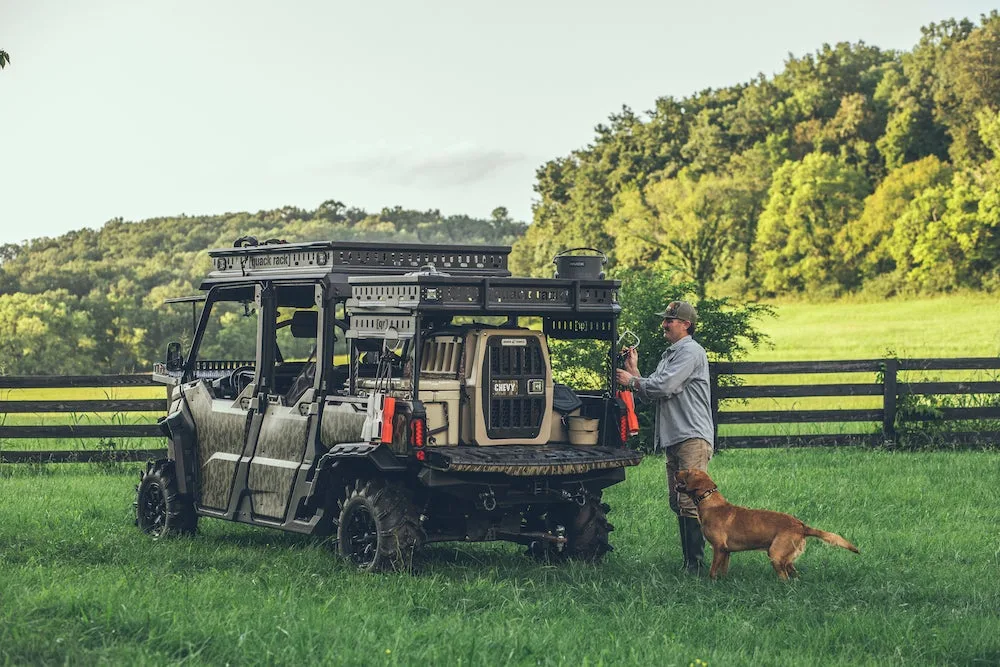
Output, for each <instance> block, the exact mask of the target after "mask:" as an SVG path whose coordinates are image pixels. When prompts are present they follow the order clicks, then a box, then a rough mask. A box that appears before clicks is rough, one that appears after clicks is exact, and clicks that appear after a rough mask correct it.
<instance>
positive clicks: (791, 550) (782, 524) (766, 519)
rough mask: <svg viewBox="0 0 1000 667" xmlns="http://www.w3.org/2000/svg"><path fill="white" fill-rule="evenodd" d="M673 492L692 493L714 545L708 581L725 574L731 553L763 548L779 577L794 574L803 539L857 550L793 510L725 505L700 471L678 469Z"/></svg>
mask: <svg viewBox="0 0 1000 667" xmlns="http://www.w3.org/2000/svg"><path fill="white" fill-rule="evenodd" d="M677 491H678V492H680V493H686V494H687V495H688V496H690V497H691V499H692V500H693V501H694V503H695V505H696V506H697V507H698V521H700V522H701V530H702V532H703V533H704V534H705V539H707V540H708V541H709V543H710V544H711V545H712V568H711V569H710V570H709V572H708V576H710V577H711V578H712V579H715V578H716V577H718V576H725V574H726V571H727V570H729V554H730V553H732V552H734V551H750V550H752V549H767V556H768V558H770V559H771V565H773V566H774V571H775V572H777V573H778V578H779V579H788V577H790V576H791V577H794V576H796V574H797V573H796V571H795V565H794V563H795V559H796V558H798V557H799V556H801V555H802V552H803V551H805V550H806V538H807V537H818V538H819V539H821V540H823V541H824V542H826V543H827V544H832V545H834V546H836V547H843V548H844V549H849V550H850V551H853V552H854V553H861V552H860V551H858V549H857V547H855V546H854V545H853V544H851V543H850V542H848V541H847V540H845V539H844V538H843V537H841V536H840V535H837V534H835V533H828V532H826V531H825V530H816V529H815V528H810V527H809V526H807V525H806V524H804V523H802V522H801V521H799V520H798V519H796V518H795V517H794V516H792V515H791V514H782V513H781V512H771V511H769V510H752V509H747V508H746V507H738V506H737V505H731V504H729V503H728V502H727V501H726V499H725V498H723V497H722V494H721V493H719V487H717V486H716V485H715V482H713V481H712V478H711V477H709V476H708V474H707V473H705V472H702V471H701V470H681V471H679V472H678V473H677Z"/></svg>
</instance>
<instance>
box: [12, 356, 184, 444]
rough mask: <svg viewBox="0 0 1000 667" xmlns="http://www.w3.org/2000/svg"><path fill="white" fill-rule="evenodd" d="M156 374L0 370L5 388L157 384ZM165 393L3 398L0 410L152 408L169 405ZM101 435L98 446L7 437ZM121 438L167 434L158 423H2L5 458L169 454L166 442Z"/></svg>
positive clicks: (114, 411) (116, 410) (118, 412)
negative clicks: (16, 443) (15, 444)
mask: <svg viewBox="0 0 1000 667" xmlns="http://www.w3.org/2000/svg"><path fill="white" fill-rule="evenodd" d="M158 386H160V385H157V384H156V383H154V382H153V379H152V376H150V375H147V374H134V375H46V376H18V375H8V376H0V390H4V389H7V390H11V389H107V388H113V387H125V388H134V387H158ZM166 407H167V403H166V396H165V395H164V398H162V399H115V398H109V399H106V400H100V399H98V400H91V399H86V400H65V399H53V400H40V399H35V400H0V415H4V416H6V415H12V414H45V415H53V414H60V413H61V414H71V415H72V414H77V415H78V414H94V413H97V414H100V413H105V414H112V415H129V414H130V413H147V414H148V413H151V412H159V413H160V414H163V413H164V412H165V411H166ZM81 438H82V439H102V440H104V441H106V443H102V446H101V447H100V448H98V449H74V450H66V449H58V450H42V451H39V450H4V448H3V443H2V441H3V440H19V439H38V440H50V439H51V440H61V439H72V440H75V439H81ZM121 438H130V439H131V438H148V439H154V438H158V439H161V440H162V439H163V432H162V431H161V430H160V427H159V426H157V425H156V424H44V425H17V426H7V425H6V424H4V425H0V463H68V462H78V463H93V462H98V461H102V462H108V461H145V460H147V459H155V458H161V457H163V456H165V455H166V451H167V450H166V448H164V447H158V448H149V449H119V448H117V446H116V445H117V443H116V442H115V441H116V440H118V439H121Z"/></svg>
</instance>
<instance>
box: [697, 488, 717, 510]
mask: <svg viewBox="0 0 1000 667" xmlns="http://www.w3.org/2000/svg"><path fill="white" fill-rule="evenodd" d="M718 490H719V487H717V486H714V487H712V488H711V489H709V490H708V491H706V492H705V493H703V494H701V495H700V496H698V497H697V498H691V500H692V502H694V504H695V505H696V506H697V505H698V504H700V503H701V501H703V500H704V499H705V498H708V497H709V496H710V495H712V494H713V493H715V492H716V491H718Z"/></svg>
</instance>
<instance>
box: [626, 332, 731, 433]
mask: <svg viewBox="0 0 1000 667" xmlns="http://www.w3.org/2000/svg"><path fill="white" fill-rule="evenodd" d="M634 385H635V386H634V388H635V392H636V394H637V396H638V397H639V398H640V399H643V400H652V401H656V431H655V434H654V436H653V448H654V449H658V448H660V447H671V446H673V445H676V444H678V443H680V442H683V441H684V440H688V439H690V438H702V439H704V440H707V441H708V442H710V443H712V444H714V443H715V428H714V427H713V425H712V397H711V393H712V392H711V386H710V384H709V379H708V356H707V355H706V354H705V348H703V347H702V346H701V345H699V344H698V343H697V342H696V341H695V340H694V338H691V336H686V337H684V338H682V339H681V340H679V341H677V342H676V343H674V344H673V345H671V346H670V347H668V348H667V349H666V351H664V353H663V356H662V357H660V363H659V364H658V365H657V366H656V370H655V371H653V372H652V373H651V374H650V375H649V376H648V377H644V378H639V380H638V381H637V382H636V383H634Z"/></svg>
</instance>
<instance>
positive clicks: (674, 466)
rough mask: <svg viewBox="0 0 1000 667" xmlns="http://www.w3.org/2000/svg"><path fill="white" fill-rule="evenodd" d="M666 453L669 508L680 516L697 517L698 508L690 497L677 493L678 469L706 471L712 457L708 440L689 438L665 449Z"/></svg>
mask: <svg viewBox="0 0 1000 667" xmlns="http://www.w3.org/2000/svg"><path fill="white" fill-rule="evenodd" d="M665 451H666V453H667V491H668V492H669V494H670V509H672V510H673V511H674V514H678V515H680V516H686V517H691V518H692V519H697V518H698V508H697V507H696V506H695V504H694V501H692V500H691V497H690V496H688V495H687V494H684V493H677V491H676V490H675V487H676V486H677V471H678V470H689V469H692V468H693V469H695V470H702V471H704V472H708V461H709V460H710V459H711V458H712V451H713V450H712V445H711V444H710V443H709V442H708V440H702V439H701V438H691V439H690V440H684V441H683V442H679V443H677V444H676V445H671V446H670V447H667V448H666V449H665Z"/></svg>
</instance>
